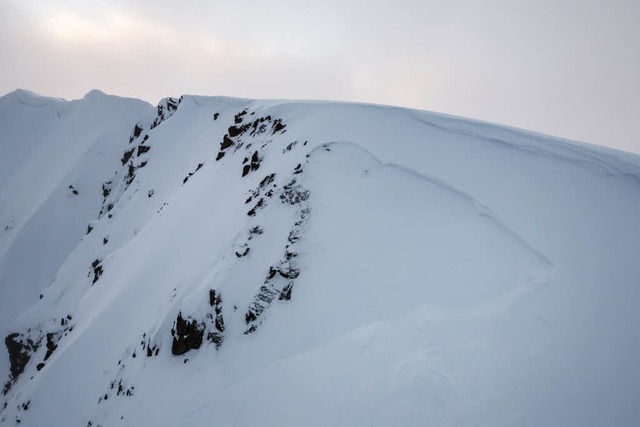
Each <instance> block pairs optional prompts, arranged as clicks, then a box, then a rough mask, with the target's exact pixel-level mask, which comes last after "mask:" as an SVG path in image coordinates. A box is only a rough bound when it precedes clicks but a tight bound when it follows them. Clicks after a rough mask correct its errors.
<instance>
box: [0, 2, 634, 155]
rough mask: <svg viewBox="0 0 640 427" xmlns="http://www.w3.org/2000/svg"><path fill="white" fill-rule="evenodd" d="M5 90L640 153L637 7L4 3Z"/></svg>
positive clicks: (1, 77) (0, 22) (1, 76)
mask: <svg viewBox="0 0 640 427" xmlns="http://www.w3.org/2000/svg"><path fill="white" fill-rule="evenodd" d="M0 64H1V65H0V93H2V94H4V93H6V92H10V91H12V90H14V89H16V88H24V89H29V90H32V91H34V92H37V93H40V94H43V95H49V96H57V97H63V98H66V99H74V98H80V97H82V96H83V95H84V94H85V93H86V92H88V91H89V90H90V89H92V88H98V89H101V90H103V91H105V92H107V93H112V94H116V95H122V96H130V97H136V98H142V99H145V100H147V101H149V102H151V103H152V104H156V103H157V101H158V100H159V99H160V98H163V97H166V96H179V95H182V94H198V95H229V96H239V97H248V98H296V99H301V98H302V99H335V100H345V101H362V102H374V103H383V104H392V105H401V106H406V107H413V108H420V109H426V110H432V111H437V112H444V113H450V114H455V115H460V116H465V117H472V118H478V119H482V120H487V121H491V122H497V123H502V124H507V125H511V126H516V127H521V128H525V129H532V130H536V131H539V132H543V133H548V134H552V135H557V136H563V137H567V138H571V139H576V140H579V141H585V142H590V143H595V144H600V145H607V146H611V147H615V148H620V149H624V150H627V151H634V152H637V153H640V136H639V135H640V1H639V0H609V1H605V0H503V1H499V0H487V1H482V0H447V1H443V0H438V1H431V0H395V1H383V0H380V1H377V0H368V1H365V0H339V1H338V0H314V1H306V0H209V1H206V0H183V1H176V0H126V1H125V0H111V1H106V0H91V1H87V0H67V1H61V0H0Z"/></svg>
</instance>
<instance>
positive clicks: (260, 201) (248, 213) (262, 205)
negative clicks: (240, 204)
mask: <svg viewBox="0 0 640 427" xmlns="http://www.w3.org/2000/svg"><path fill="white" fill-rule="evenodd" d="M264 205H265V201H264V199H260V200H258V203H256V205H255V206H254V207H253V208H252V209H251V210H250V211H249V212H247V215H249V216H255V215H256V212H257V211H258V210H259V209H261V208H262V207H264Z"/></svg>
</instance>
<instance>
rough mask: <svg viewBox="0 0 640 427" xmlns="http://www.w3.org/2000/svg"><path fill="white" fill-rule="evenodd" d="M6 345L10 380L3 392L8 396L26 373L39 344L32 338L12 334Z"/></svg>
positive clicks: (6, 339) (5, 342)
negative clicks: (10, 390)
mask: <svg viewBox="0 0 640 427" xmlns="http://www.w3.org/2000/svg"><path fill="white" fill-rule="evenodd" d="M4 344H5V346H6V347H7V352H8V353H9V364H10V368H9V380H8V381H7V382H6V383H5V385H4V388H3V390H2V392H3V394H4V395H6V394H7V393H8V392H9V389H10V388H11V386H12V385H13V384H14V383H15V382H16V381H17V380H18V377H19V376H20V375H21V374H22V373H23V372H24V368H25V367H26V366H27V363H29V360H31V353H34V352H36V351H37V350H38V347H39V343H37V342H34V341H33V340H32V339H31V338H28V337H25V336H23V335H22V334H20V333H17V332H15V333H12V334H9V335H7V336H6V338H5V339H4Z"/></svg>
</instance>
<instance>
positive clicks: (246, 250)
mask: <svg viewBox="0 0 640 427" xmlns="http://www.w3.org/2000/svg"><path fill="white" fill-rule="evenodd" d="M250 250H251V248H250V247H249V246H247V245H246V244H245V245H244V246H243V249H242V250H240V251H236V257H238V258H242V257H244V256H247V255H249V251H250Z"/></svg>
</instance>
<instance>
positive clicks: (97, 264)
mask: <svg viewBox="0 0 640 427" xmlns="http://www.w3.org/2000/svg"><path fill="white" fill-rule="evenodd" d="M101 262H102V261H101V260H99V259H96V260H94V261H93V262H92V263H91V268H93V283H92V285H94V284H95V283H96V282H97V281H98V279H99V278H100V276H102V273H103V272H104V270H103V269H102V264H101Z"/></svg>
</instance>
